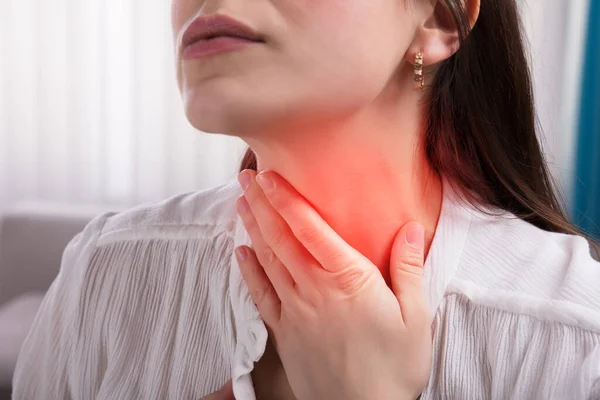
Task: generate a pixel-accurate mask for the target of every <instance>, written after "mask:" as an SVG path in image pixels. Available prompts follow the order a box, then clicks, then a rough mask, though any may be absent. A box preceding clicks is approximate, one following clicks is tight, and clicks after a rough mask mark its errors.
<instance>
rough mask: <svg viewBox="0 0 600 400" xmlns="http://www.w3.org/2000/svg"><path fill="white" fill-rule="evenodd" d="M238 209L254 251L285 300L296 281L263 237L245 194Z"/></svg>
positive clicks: (278, 293)
mask: <svg viewBox="0 0 600 400" xmlns="http://www.w3.org/2000/svg"><path fill="white" fill-rule="evenodd" d="M237 209H238V212H239V214H240V217H241V218H242V222H243V223H244V227H245V228H246V231H247V232H248V234H249V235H250V238H251V240H252V246H253V247H254V253H255V255H256V258H257V259H258V262H259V263H260V265H261V266H262V268H263V269H264V272H265V273H266V275H267V277H268V279H269V281H270V282H271V283H272V284H273V288H274V289H275V292H276V293H277V296H278V297H279V299H281V300H285V299H286V297H287V296H289V295H290V294H292V293H293V292H294V290H295V289H294V288H295V286H296V283H295V282H294V280H293V279H292V276H291V275H290V273H289V271H288V270H287V268H286V267H285V265H283V264H282V263H281V261H280V260H279V259H278V258H277V257H276V256H275V254H274V253H273V250H271V248H270V247H269V245H268V244H267V243H266V242H265V240H264V239H263V234H262V232H261V231H260V227H259V225H258V223H257V221H256V218H255V217H254V215H253V213H252V212H251V210H250V206H249V204H248V202H247V201H246V198H245V197H244V196H240V197H239V198H238V200H237Z"/></svg>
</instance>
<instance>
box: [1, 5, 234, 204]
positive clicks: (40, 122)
mask: <svg viewBox="0 0 600 400" xmlns="http://www.w3.org/2000/svg"><path fill="white" fill-rule="evenodd" d="M169 6H170V1H165V0H84V1H82V0H43V1H42V0H0V207H2V205H4V206H6V205H11V204H12V203H15V202H18V201H23V200H40V201H50V202H57V203H79V204H88V203H92V204H102V205H116V206H122V205H123V206H128V205H133V204H139V203H141V202H146V201H153V200H159V199H162V198H164V197H166V196H169V195H171V194H175V193H181V192H185V191H191V190H198V189H202V188H206V187H210V186H213V185H216V184H219V183H221V182H224V181H226V180H228V179H231V178H233V177H235V170H236V166H237V164H238V163H239V161H240V159H241V156H242V154H243V146H244V144H243V142H241V140H239V139H237V138H231V137H226V136H224V135H208V134H205V133H201V132H198V131H196V130H194V129H193V128H192V127H191V126H190V125H189V123H188V122H187V120H186V118H185V116H184V114H183V108H182V105H181V100H180V97H179V93H178V91H177V86H176V80H175V71H174V60H173V57H172V53H173V46H172V43H171V35H170V26H169V23H170V22H169Z"/></svg>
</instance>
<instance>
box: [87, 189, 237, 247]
mask: <svg viewBox="0 0 600 400" xmlns="http://www.w3.org/2000/svg"><path fill="white" fill-rule="evenodd" d="M241 194H242V191H241V188H240V187H239V185H238V184H237V182H236V181H235V180H232V181H229V182H227V183H224V184H221V185H218V186H215V187H212V188H208V189H204V190H200V191H194V192H188V193H182V194H177V195H174V196H171V197H169V198H166V199H164V200H160V201H155V202H149V203H144V204H140V205H138V206H136V207H133V208H130V209H127V210H124V211H121V212H118V213H112V214H111V215H110V218H108V219H107V220H106V223H105V224H104V226H103V227H102V232H101V238H100V240H99V243H100V244H106V243H110V242H114V241H118V240H123V239H131V238H136V239H143V238H147V239H150V238H169V237H172V238H186V237H206V236H211V235H216V234H220V233H223V232H225V233H226V234H233V231H234V229H235V223H236V218H237V214H236V211H235V200H236V199H237V197H238V196H240V195H241Z"/></svg>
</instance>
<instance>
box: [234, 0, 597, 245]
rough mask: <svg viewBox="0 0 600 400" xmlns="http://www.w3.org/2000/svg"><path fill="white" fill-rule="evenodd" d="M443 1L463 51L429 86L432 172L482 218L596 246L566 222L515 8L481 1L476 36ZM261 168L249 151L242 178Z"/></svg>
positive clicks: (503, 0) (457, 2) (455, 5)
mask: <svg viewBox="0 0 600 400" xmlns="http://www.w3.org/2000/svg"><path fill="white" fill-rule="evenodd" d="M443 1H444V3H445V5H446V6H447V7H448V9H449V10H450V13H451V14H452V17H453V19H454V21H455V23H456V26H457V27H458V31H459V34H460V41H461V45H460V49H459V50H458V51H457V52H456V54H454V55H453V56H452V57H450V58H449V59H447V60H445V61H443V62H441V63H439V65H438V66H437V68H436V70H437V71H436V73H435V76H433V77H431V78H430V80H431V87H430V88H428V91H429V93H428V94H429V99H428V103H427V107H426V109H427V113H428V115H427V118H426V126H425V146H426V153H427V157H428V159H429V162H430V163H431V166H432V167H433V168H434V169H435V170H436V171H437V172H438V173H439V174H440V175H443V176H445V177H446V178H447V179H448V182H449V183H450V184H451V185H452V186H453V188H454V189H455V190H456V191H457V192H458V193H459V194H461V195H462V197H463V198H464V199H465V200H466V201H468V202H469V203H470V204H472V205H473V206H474V207H476V208H477V209H479V210H480V211H482V212H486V210H484V209H482V208H481V207H479V206H480V205H483V206H484V207H485V206H492V207H497V208H499V209H501V210H506V211H509V212H510V213H512V214H514V215H515V216H516V217H518V218H521V219H523V220H525V221H528V222H530V223H531V224H533V225H535V226H537V227H539V228H541V229H543V230H546V231H551V232H560V233H568V234H575V235H580V236H583V237H586V238H587V239H588V240H589V239H591V238H590V237H588V236H587V235H586V234H585V233H583V231H581V230H580V229H578V228H577V227H576V226H575V225H573V224H572V223H571V222H570V221H569V219H568V218H567V213H566V211H565V210H564V208H563V207H564V199H560V200H561V201H559V195H558V192H557V191H556V189H555V186H556V182H555V181H554V180H553V179H552V176H551V175H550V173H549V171H548V167H547V165H546V161H545V159H544V156H543V153H542V150H541V147H540V143H539V142H538V138H537V135H536V125H537V124H536V121H537V120H536V114H535V108H534V101H533V89H532V82H531V76H530V71H529V67H528V62H527V58H526V54H525V48H524V43H523V31H522V29H523V28H522V24H521V20H520V16H519V12H518V8H517V4H516V2H515V0H482V1H481V9H480V12H479V18H478V20H477V23H476V24H475V26H474V27H473V29H472V30H470V27H469V22H468V20H467V17H466V13H465V10H464V7H463V4H462V3H463V2H462V1H461V0H443ZM256 164H257V162H256V156H255V154H254V152H253V151H252V150H251V149H250V148H249V149H248V150H247V151H246V154H245V155H244V158H243V160H242V163H241V167H240V171H241V170H243V169H254V170H256V168H257V165H256ZM590 242H591V244H594V243H593V241H591V240H590ZM596 250H598V249H596Z"/></svg>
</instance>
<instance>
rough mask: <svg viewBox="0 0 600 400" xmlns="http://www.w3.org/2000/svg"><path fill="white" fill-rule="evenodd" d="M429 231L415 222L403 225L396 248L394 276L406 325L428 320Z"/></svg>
mask: <svg viewBox="0 0 600 400" xmlns="http://www.w3.org/2000/svg"><path fill="white" fill-rule="evenodd" d="M424 242H425V234H424V231H423V226H422V225H421V224H419V223H415V222H411V223H408V224H406V225H404V226H403V227H402V229H400V231H399V232H398V234H397V235H396V239H395V241H394V244H393V247H392V255H391V259H390V277H391V281H392V290H393V291H394V294H395V295H396V297H397V298H398V302H399V303H400V309H401V311H402V318H403V319H404V323H405V324H406V325H411V324H414V323H418V322H419V321H427V320H428V318H429V306H428V304H427V298H426V297H425V290H424V287H423V263H424Z"/></svg>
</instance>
